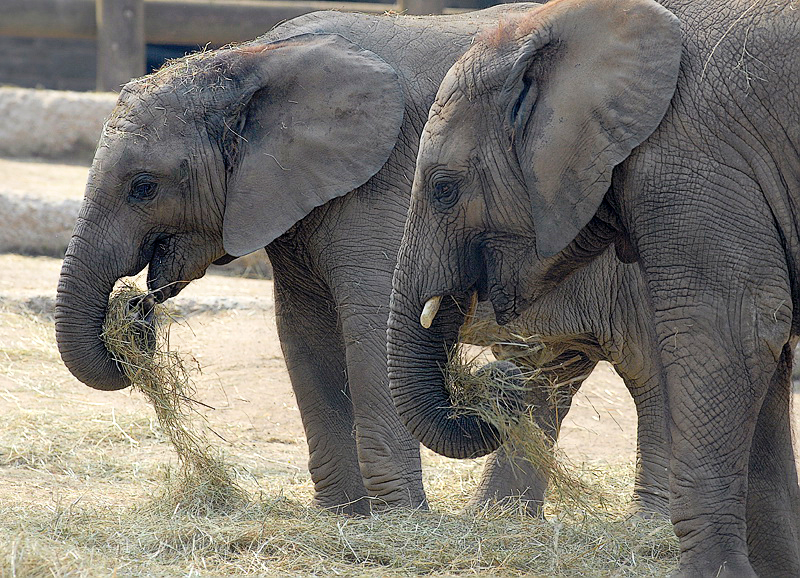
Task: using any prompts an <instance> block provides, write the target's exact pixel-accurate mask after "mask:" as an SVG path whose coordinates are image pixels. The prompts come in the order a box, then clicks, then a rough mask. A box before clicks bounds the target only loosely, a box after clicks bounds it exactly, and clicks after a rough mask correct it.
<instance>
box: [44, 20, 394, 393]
mask: <svg viewBox="0 0 800 578" xmlns="http://www.w3.org/2000/svg"><path fill="white" fill-rule="evenodd" d="M403 115H404V98H403V93H402V87H401V84H400V81H399V78H398V76H397V74H396V73H395V71H394V69H392V68H391V67H390V66H389V65H388V64H387V63H386V62H385V61H383V60H382V59H380V58H379V57H378V56H377V55H375V54H374V53H372V52H369V51H366V50H364V49H362V48H361V47H359V46H357V45H355V44H353V43H352V42H350V41H348V40H346V39H345V38H343V37H341V36H338V35H331V34H327V35H316V34H306V35H299V36H295V37H292V38H289V39H287V40H284V41H281V42H276V43H273V44H266V45H264V44H256V43H252V44H249V45H243V46H240V47H234V48H228V49H222V50H219V51H214V52H208V53H201V54H197V55H194V56H190V57H187V58H184V59H181V60H178V61H175V62H173V63H172V64H170V65H169V66H167V67H165V68H163V69H162V70H160V71H159V72H157V73H155V74H153V75H150V76H147V77H144V78H141V79H138V80H134V81H132V82H130V83H128V84H127V85H126V86H125V87H124V88H123V90H122V92H121V94H120V97H119V101H118V103H117V106H116V108H115V110H114V111H113V113H112V115H111V118H110V119H109V120H108V121H107V123H106V125H105V127H104V130H103V135H102V137H101V139H100V144H99V146H98V148H97V152H96V155H95V159H94V162H93V165H92V168H91V172H90V174H89V181H88V184H87V188H86V195H85V199H84V203H83V207H82V209H81V212H80V216H79V217H78V222H77V224H76V226H75V231H74V233H73V236H72V240H71V241H70V244H69V247H68V249H67V253H66V257H65V259H64V264H63V268H62V271H61V277H60V280H59V285H58V297H57V301H56V334H57V340H58V346H59V350H60V352H61V356H62V358H63V360H64V362H65V363H66V365H67V367H68V368H69V369H70V371H72V373H73V374H74V375H75V376H76V377H77V378H78V379H80V380H81V381H83V382H84V383H86V384H87V385H90V386H92V387H94V388H97V389H109V390H112V389H119V388H123V387H126V386H127V385H128V381H127V379H126V378H125V376H124V375H123V374H122V373H121V371H120V369H119V367H118V366H117V364H116V363H115V362H114V360H113V359H112V358H111V357H110V355H109V353H108V351H107V350H106V348H105V347H104V345H103V343H102V340H101V338H100V334H101V325H102V322H103V319H104V317H105V311H106V306H107V302H108V296H109V294H110V292H111V290H112V288H113V285H114V283H115V282H116V281H117V280H118V279H119V278H120V277H123V276H128V275H135V274H137V273H139V272H140V271H142V270H143V269H144V267H146V266H149V270H148V275H147V285H148V289H149V292H150V293H149V294H150V297H149V301H150V302H151V303H152V302H161V301H163V300H165V299H167V298H169V297H171V296H173V295H175V294H177V293H178V292H179V291H180V290H181V289H182V288H183V287H184V286H185V285H186V284H187V283H188V282H189V281H191V280H193V279H196V278H198V277H200V276H202V275H203V274H204V272H205V270H206V268H207V267H208V265H209V264H210V263H212V262H213V261H215V260H218V259H221V258H223V257H225V256H226V254H228V255H231V256H240V255H244V254H247V253H250V252H252V251H254V250H257V249H259V248H262V247H264V246H265V245H267V244H268V243H270V242H271V241H273V240H274V239H275V238H277V237H278V236H280V235H282V234H283V233H284V232H286V231H287V230H288V229H289V228H290V227H291V226H292V225H294V224H295V223H296V222H297V221H299V220H300V219H302V218H303V217H305V216H306V215H307V214H308V213H309V212H310V211H311V210H312V209H314V208H315V207H317V206H320V205H322V204H324V203H325V202H327V201H328V200H330V199H333V198H335V197H338V196H341V195H344V194H346V193H348V192H349V191H351V190H353V189H355V188H357V187H358V186H360V185H362V184H363V183H365V182H366V181H368V180H369V179H370V178H371V177H372V176H373V175H374V174H375V173H377V172H378V171H379V170H380V169H381V167H382V166H383V165H384V163H385V162H386V160H387V158H388V157H389V155H390V153H391V151H392V149H393V148H394V146H395V143H396V140H397V137H398V134H399V131H400V126H401V123H402V121H403Z"/></svg>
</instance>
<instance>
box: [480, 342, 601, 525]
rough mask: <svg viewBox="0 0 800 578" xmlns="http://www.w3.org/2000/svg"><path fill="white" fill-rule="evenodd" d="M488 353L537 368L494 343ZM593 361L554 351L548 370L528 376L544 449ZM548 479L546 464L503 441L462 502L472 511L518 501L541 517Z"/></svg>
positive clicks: (529, 368) (530, 402)
mask: <svg viewBox="0 0 800 578" xmlns="http://www.w3.org/2000/svg"><path fill="white" fill-rule="evenodd" d="M492 351H493V352H494V354H495V357H497V358H498V359H511V360H512V361H513V362H514V363H516V364H517V365H519V366H520V367H523V368H524V369H525V371H527V372H530V373H531V374H533V373H534V372H537V371H542V368H540V367H538V366H537V365H536V362H535V361H529V360H527V359H526V358H525V357H524V356H520V355H519V354H515V353H511V354H510V355H506V353H505V352H504V350H503V349H502V348H497V347H494V348H492ZM596 364H597V362H596V361H591V360H590V359H588V358H587V357H585V356H583V355H581V354H580V353H578V352H573V351H568V352H565V353H563V354H561V355H559V356H558V358H557V359H556V360H555V361H554V362H552V363H551V364H549V365H548V368H546V369H545V370H544V371H542V373H540V374H539V375H538V376H537V377H536V378H534V379H532V380H531V384H530V389H529V391H528V394H527V400H526V401H527V403H528V406H529V407H530V409H531V410H532V416H533V418H534V421H535V423H536V425H537V427H539V429H541V430H542V432H543V433H544V435H545V440H546V442H547V443H548V446H549V448H550V449H552V447H553V445H555V442H556V440H557V439H558V432H559V429H560V428H561V422H562V421H563V420H564V418H565V417H566V415H567V413H568V412H569V408H570V406H571V404H572V398H573V397H574V395H575V394H576V393H577V392H578V389H579V388H580V386H581V384H582V383H583V380H584V379H585V378H586V377H587V376H588V375H589V374H590V373H591V372H592V370H593V369H594V366H595V365H596ZM549 477H550V475H549V472H548V471H547V464H540V463H539V464H537V463H534V462H532V461H531V460H530V459H529V456H526V455H524V454H522V453H521V452H520V451H516V450H515V449H514V448H513V447H511V446H509V445H508V444H504V445H502V446H501V447H500V448H499V449H497V450H496V451H495V452H494V453H492V454H491V455H490V456H489V457H488V459H487V461H486V464H485V465H484V469H483V475H482V476H481V481H480V483H479V485H478V489H477V490H476V492H475V494H474V495H473V496H472V498H471V499H470V501H469V503H468V504H467V509H468V510H475V509H478V508H480V507H482V506H483V505H485V504H492V503H497V502H503V501H505V500H509V499H514V500H516V499H518V500H520V501H521V502H522V503H523V504H524V506H525V510H526V512H527V513H528V514H530V515H532V516H537V515H541V510H542V506H543V505H544V495H545V492H546V491H547V486H548V483H549Z"/></svg>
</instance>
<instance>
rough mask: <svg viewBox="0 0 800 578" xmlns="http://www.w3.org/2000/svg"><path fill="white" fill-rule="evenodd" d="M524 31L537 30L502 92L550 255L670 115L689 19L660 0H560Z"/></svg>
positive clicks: (540, 236) (540, 241) (543, 247)
mask: <svg viewBox="0 0 800 578" xmlns="http://www.w3.org/2000/svg"><path fill="white" fill-rule="evenodd" d="M523 27H524V29H525V30H522V28H523ZM520 28H521V30H520V31H521V32H525V31H526V30H529V32H525V35H524V36H523V37H522V38H521V40H520V44H521V45H520V48H519V50H518V52H517V55H516V60H515V63H514V65H513V67H512V70H511V73H510V75H509V77H508V79H507V81H506V83H505V86H504V87H503V97H504V98H505V99H506V101H505V102H506V106H507V109H506V110H507V112H506V118H507V122H508V124H509V127H508V129H509V131H510V133H511V134H512V138H513V141H514V146H515V148H516V153H517V156H518V159H519V162H520V167H521V169H522V172H523V175H524V178H525V182H526V185H527V188H528V190H529V192H530V197H531V205H532V209H533V219H534V226H535V230H536V244H537V250H538V252H539V254H540V255H541V256H542V257H549V256H552V255H554V254H556V253H558V252H559V251H560V250H562V249H563V248H564V247H566V246H567V245H568V244H569V243H570V242H571V241H572V240H573V239H574V238H575V236H576V235H577V234H578V232H579V231H580V230H581V229H582V228H583V227H584V226H585V225H586V224H587V223H588V222H589V221H590V220H591V218H592V216H593V215H594V214H595V212H596V211H597V208H598V207H599V205H600V203H601V202H602V200H603V197H604V195H605V194H606V192H607V191H608V188H609V186H610V184H611V172H612V169H613V168H614V167H615V166H616V165H618V164H619V163H621V162H622V161H623V160H624V159H625V158H626V157H628V155H630V153H631V150H632V149H633V148H634V147H636V146H638V145H639V144H641V143H642V142H643V141H644V140H645V139H646V138H647V137H648V136H650V135H651V134H652V132H653V131H654V130H655V129H656V127H657V126H658V124H659V123H660V122H661V119H662V118H663V116H664V114H665V112H666V110H667V107H668V106H669V102H670V100H671V99H672V95H673V93H674V92H675V88H676V84H677V77H678V69H679V66H680V59H681V33H680V23H679V22H678V19H677V18H676V17H675V16H673V15H672V14H671V13H670V12H668V11H667V10H666V9H665V8H663V7H662V6H660V5H658V4H656V3H655V2H653V1H652V0H555V1H554V2H551V3H549V4H546V5H544V6H543V7H542V8H541V9H540V10H538V11H536V12H535V13H533V15H532V16H531V17H530V19H529V20H528V21H527V22H525V23H524V24H522V25H521V26H520Z"/></svg>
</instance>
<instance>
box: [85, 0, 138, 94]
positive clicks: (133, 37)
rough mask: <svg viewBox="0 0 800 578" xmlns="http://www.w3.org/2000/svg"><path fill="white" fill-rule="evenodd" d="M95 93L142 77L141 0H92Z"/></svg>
mask: <svg viewBox="0 0 800 578" xmlns="http://www.w3.org/2000/svg"><path fill="white" fill-rule="evenodd" d="M96 2H97V13H96V14H97V90H119V88H120V86H122V85H123V84H125V83H126V82H128V81H129V80H130V79H131V78H134V77H137V76H142V75H143V74H144V73H145V62H146V53H145V50H146V47H145V42H144V0H96Z"/></svg>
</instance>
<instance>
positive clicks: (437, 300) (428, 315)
mask: <svg viewBox="0 0 800 578" xmlns="http://www.w3.org/2000/svg"><path fill="white" fill-rule="evenodd" d="M441 304H442V296H441V295H437V296H436V297H431V298H430V299H428V301H427V303H425V307H424V308H423V309H422V315H420V316H419V322H420V324H421V325H422V326H423V327H424V328H425V329H430V327H431V324H432V323H433V319H434V318H435V317H436V314H437V313H438V312H439V305H441Z"/></svg>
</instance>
